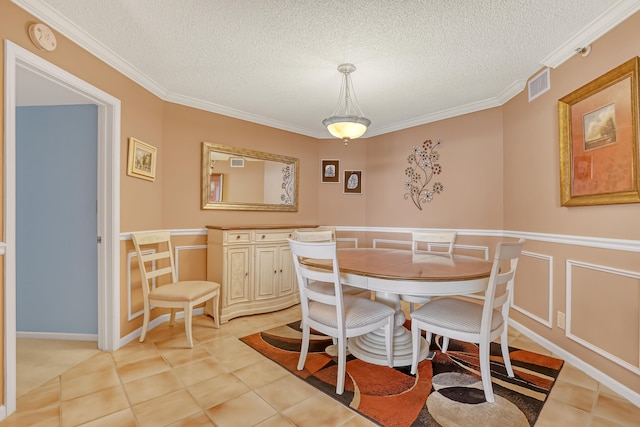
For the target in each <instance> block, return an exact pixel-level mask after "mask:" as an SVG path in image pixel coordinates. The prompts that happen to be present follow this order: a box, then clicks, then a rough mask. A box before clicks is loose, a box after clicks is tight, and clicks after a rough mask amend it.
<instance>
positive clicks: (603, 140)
mask: <svg viewBox="0 0 640 427" xmlns="http://www.w3.org/2000/svg"><path fill="white" fill-rule="evenodd" d="M639 65H640V58H638V57H634V58H633V59H631V60H629V61H627V62H625V63H624V64H622V65H620V66H618V67H616V68H614V69H613V70H611V71H609V72H607V73H605V74H603V75H602V76H600V77H598V78H597V79H595V80H593V81H591V82H590V83H587V84H586V85H584V86H582V87H581V88H579V89H577V90H575V91H574V92H571V93H570V94H568V95H566V96H565V97H563V98H561V99H560V100H558V127H559V139H560V194H561V205H562V206H591V205H608V204H621V203H640V176H639V174H638V155H639V154H638V107H639V105H638V69H639Z"/></svg>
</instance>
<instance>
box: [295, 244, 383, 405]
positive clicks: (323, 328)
mask: <svg viewBox="0 0 640 427" xmlns="http://www.w3.org/2000/svg"><path fill="white" fill-rule="evenodd" d="M289 246H290V247H291V253H292V256H293V263H294V266H295V271H296V276H297V278H298V287H299V289H300V307H301V310H302V321H301V327H302V344H301V347H300V358H299V359H298V366H297V368H298V370H299V371H300V370H302V369H304V365H305V362H306V359H307V353H308V351H309V338H310V334H311V329H314V330H316V331H318V332H321V333H323V334H325V335H328V336H330V337H332V338H335V339H336V344H337V346H338V374H337V381H336V394H342V393H343V392H344V382H345V375H346V365H347V347H348V344H347V340H348V339H349V338H351V337H356V336H360V335H363V334H366V333H368V332H373V331H375V330H377V329H380V328H384V335H385V346H386V353H387V363H388V365H389V366H390V367H392V366H393V327H394V319H395V310H394V309H393V308H391V307H389V306H387V305H385V304H383V303H380V302H377V301H373V300H370V299H366V298H358V297H355V296H350V295H344V294H343V292H342V283H341V281H340V268H339V265H338V257H337V252H336V243H335V242H326V243H317V242H300V241H296V240H292V239H289ZM305 258H306V259H309V258H311V259H313V260H314V262H316V263H323V264H324V265H326V266H327V268H326V269H324V268H315V267H310V266H307V265H305V264H304V263H303V262H302V261H303V260H304V259H305ZM312 281H319V282H326V283H332V284H333V287H334V292H333V293H331V294H327V293H324V292H318V291H317V290H314V289H313V287H311V286H309V283H310V282H312Z"/></svg>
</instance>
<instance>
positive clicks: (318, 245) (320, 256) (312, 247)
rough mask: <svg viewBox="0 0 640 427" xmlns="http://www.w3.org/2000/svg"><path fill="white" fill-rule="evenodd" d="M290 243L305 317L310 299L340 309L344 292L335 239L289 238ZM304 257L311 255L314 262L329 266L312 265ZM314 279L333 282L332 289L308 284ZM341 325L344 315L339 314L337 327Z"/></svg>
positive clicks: (339, 310) (341, 326)
mask: <svg viewBox="0 0 640 427" xmlns="http://www.w3.org/2000/svg"><path fill="white" fill-rule="evenodd" d="M289 247H290V248H291V254H292V256H293V265H294V267H295V271H296V275H297V277H298V287H299V291H300V306H301V309H302V315H303V316H304V317H307V316H308V314H309V305H310V304H311V303H312V302H313V301H317V302H320V303H323V304H328V305H332V306H336V312H337V313H343V311H344V310H343V295H342V286H341V284H340V268H339V267H338V257H337V255H336V243H335V242H300V241H296V240H291V239H289ZM303 258H311V259H313V260H314V262H321V263H326V264H327V265H331V266H332V269H331V270H324V269H319V268H313V267H310V266H308V265H305V264H302V263H301V262H300V260H301V259H303ZM314 281H317V282H326V283H332V284H333V287H334V292H333V293H323V292H318V290H317V288H315V287H313V286H309V285H310V284H311V283H313V282H314ZM341 328H344V316H338V325H337V328H336V329H341Z"/></svg>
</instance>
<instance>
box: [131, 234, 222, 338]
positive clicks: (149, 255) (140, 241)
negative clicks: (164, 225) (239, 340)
mask: <svg viewBox="0 0 640 427" xmlns="http://www.w3.org/2000/svg"><path fill="white" fill-rule="evenodd" d="M131 240H132V241H133V246H134V247H135V250H136V255H137V258H138V266H139V268H140V275H141V278H142V296H143V301H144V317H143V321H142V332H141V333H140V342H143V341H144V339H145V336H146V334H147V327H148V326H149V320H150V317H151V306H154V307H168V308H170V309H171V315H170V319H169V325H170V326H173V325H174V324H175V317H176V309H182V310H183V311H184V328H185V333H186V335H187V345H188V346H189V348H193V336H192V333H191V319H192V313H193V307H194V306H196V305H198V304H202V303H203V302H206V301H207V300H213V320H214V322H215V323H214V326H215V327H216V328H219V327H220V316H219V308H218V307H219V299H220V284H219V283H216V282H209V281H206V280H189V281H178V279H177V277H176V269H175V264H174V261H173V249H172V246H171V235H170V233H169V231H145V232H139V233H131ZM153 280H157V283H156V286H155V288H154V287H153V286H152V281H153Z"/></svg>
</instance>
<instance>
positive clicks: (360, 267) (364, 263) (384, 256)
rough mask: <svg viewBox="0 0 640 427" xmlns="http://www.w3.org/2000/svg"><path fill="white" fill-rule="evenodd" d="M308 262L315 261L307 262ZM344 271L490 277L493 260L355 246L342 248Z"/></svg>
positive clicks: (392, 275) (444, 278) (424, 278)
mask: <svg viewBox="0 0 640 427" xmlns="http://www.w3.org/2000/svg"><path fill="white" fill-rule="evenodd" d="M305 263H306V264H311V263H309V262H305ZM338 264H339V266H340V271H341V272H342V273H353V274H357V275H360V276H367V277H376V278H380V279H391V280H420V281H427V282H429V281H431V282H440V281H452V280H453V281H460V280H475V279H481V278H486V277H489V276H490V274H491V267H492V266H493V263H492V262H489V261H486V260H484V259H482V258H476V257H472V256H467V255H451V254H448V253H444V252H421V253H416V254H414V253H413V252H412V251H410V250H402V249H382V248H355V249H338Z"/></svg>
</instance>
